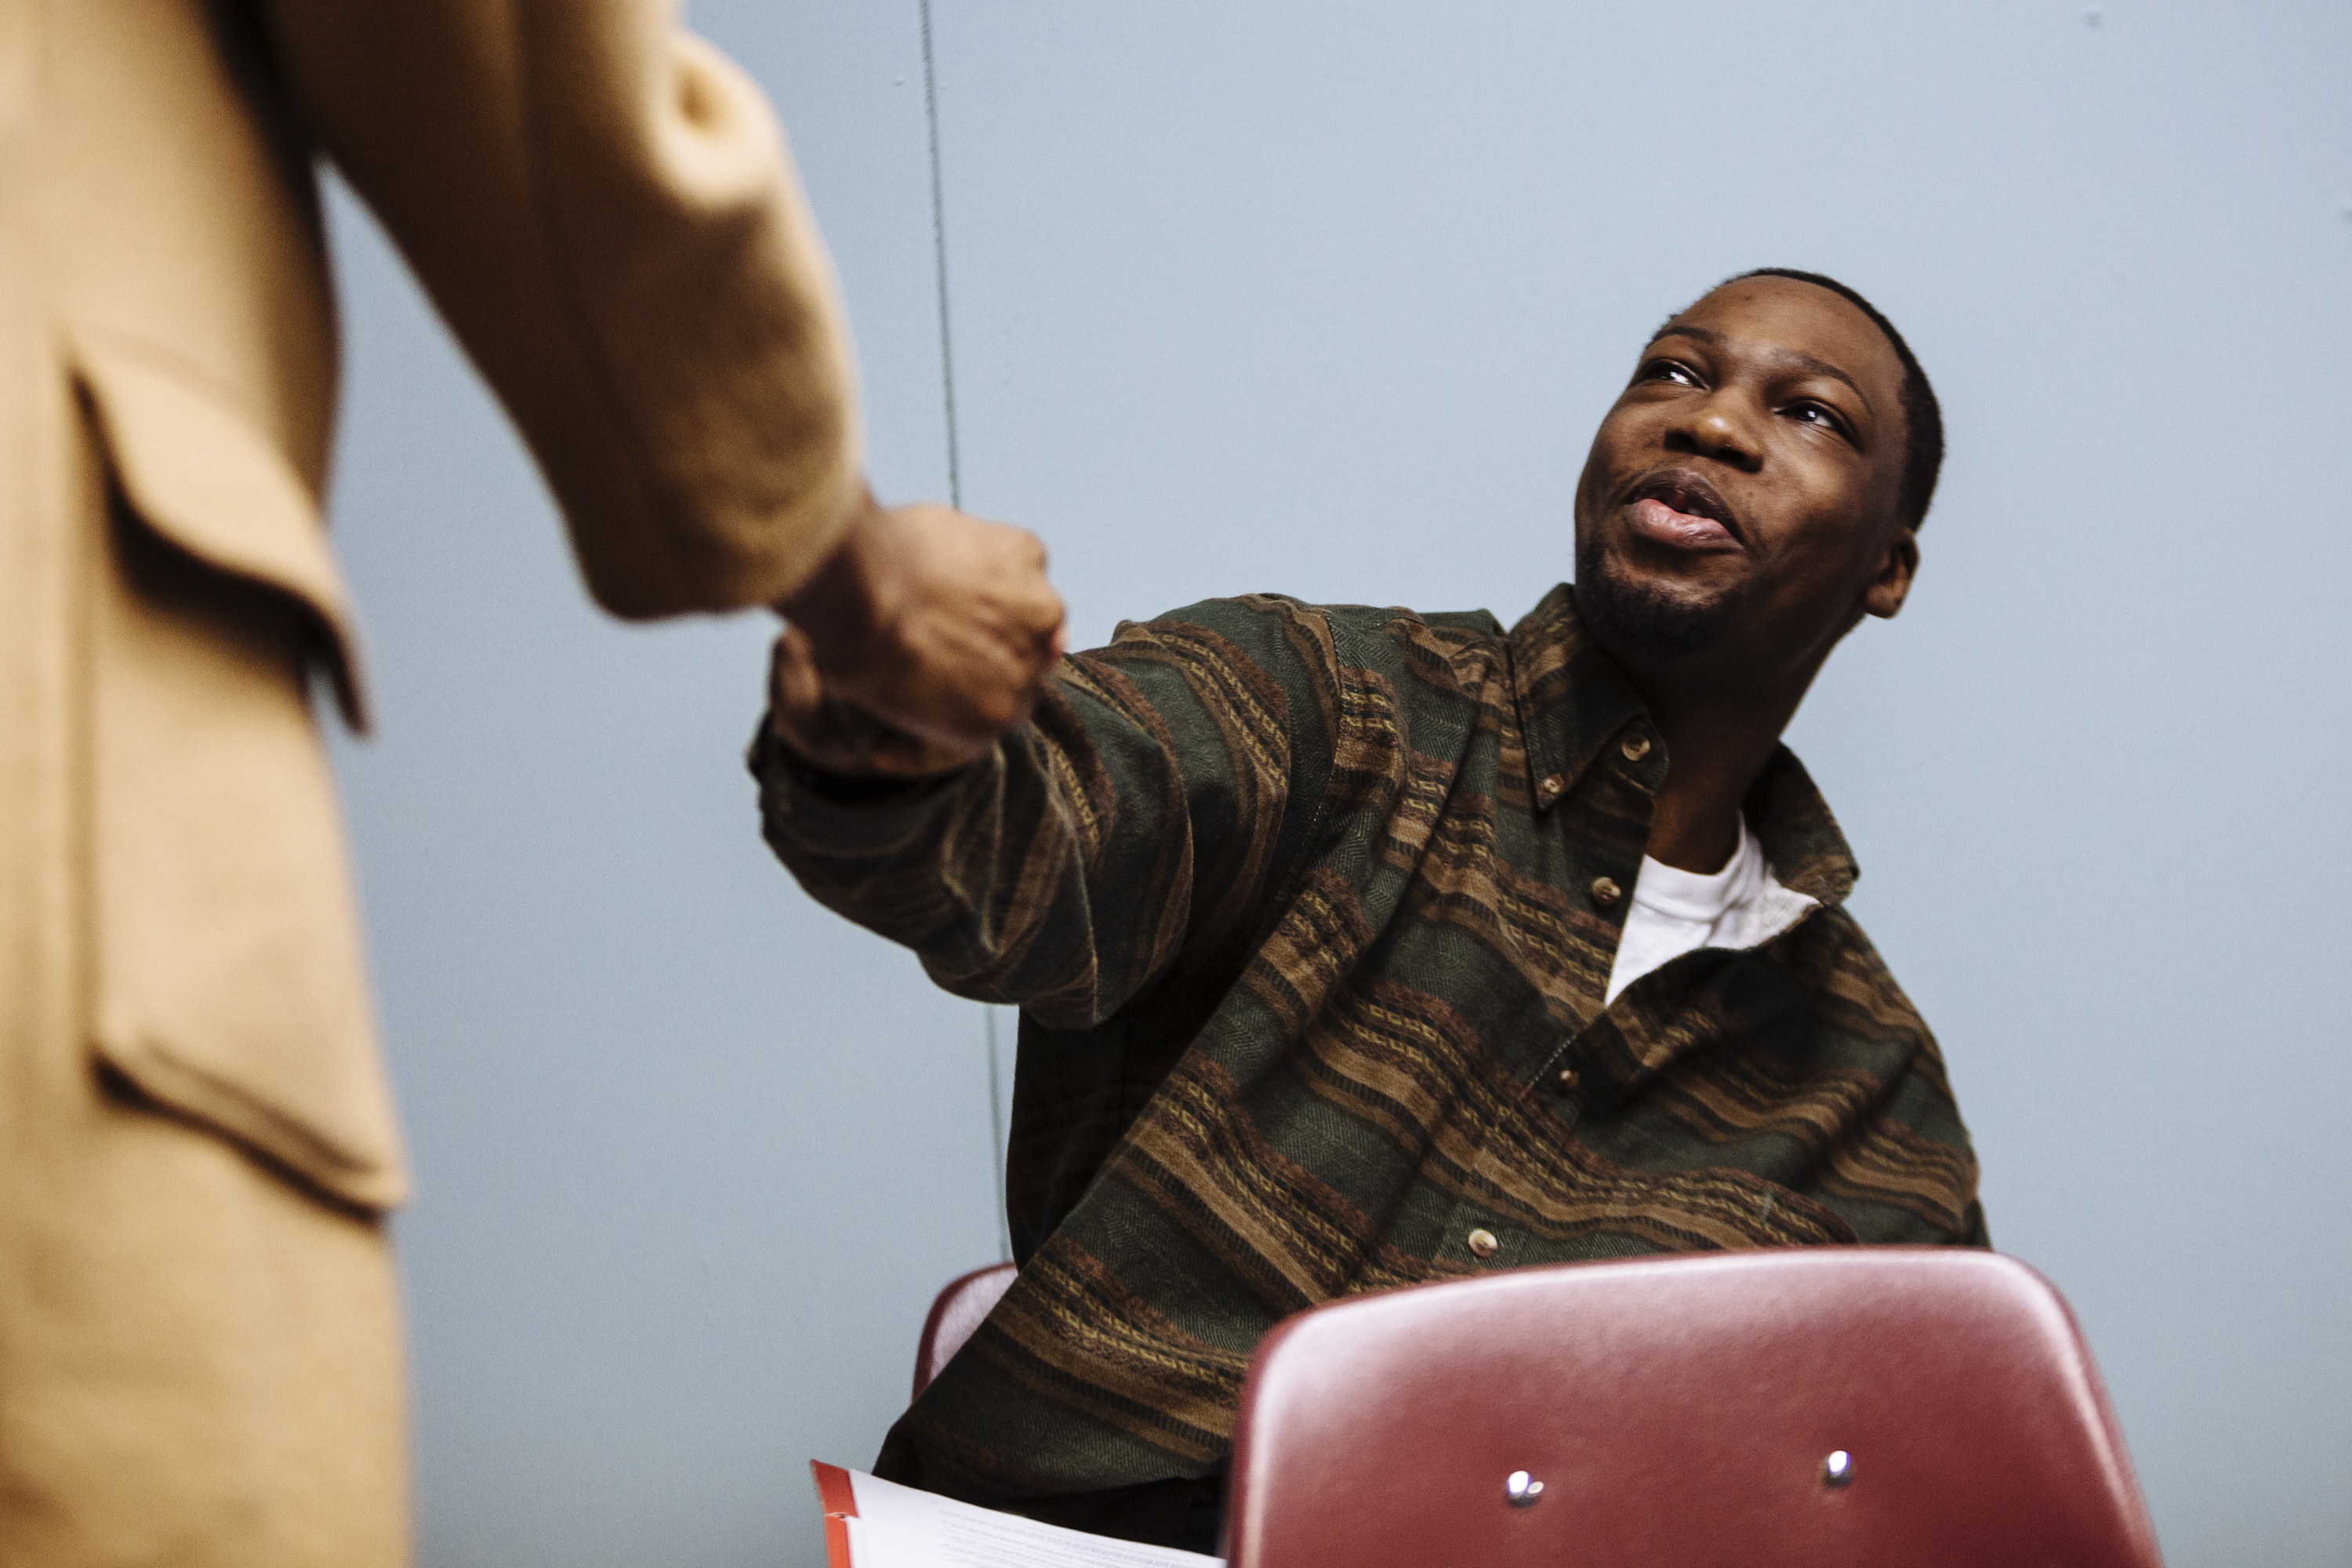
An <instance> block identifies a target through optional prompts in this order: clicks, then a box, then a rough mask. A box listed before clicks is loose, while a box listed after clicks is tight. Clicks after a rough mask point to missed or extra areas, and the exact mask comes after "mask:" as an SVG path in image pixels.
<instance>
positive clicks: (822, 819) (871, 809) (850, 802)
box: [743, 717, 999, 854]
mask: <svg viewBox="0 0 2352 1568" xmlns="http://www.w3.org/2000/svg"><path fill="white" fill-rule="evenodd" d="M743 760H744V763H745V765H746V766H748V767H749V768H750V769H751V776H752V777H753V778H755V779H757V780H759V781H760V809H761V815H762V816H764V817H765V818H766V820H767V829H768V837H770V839H771V840H774V839H776V838H778V837H780V836H781V837H787V838H790V839H793V840H795V841H797V842H799V843H803V844H805V845H807V846H809V847H811V848H820V849H823V850H825V851H827V852H829V853H833V854H839V853H842V852H845V851H846V852H849V853H857V852H859V851H875V850H885V849H888V848H891V847H896V846H898V845H900V844H902V843H904V842H905V841H906V839H907V838H908V837H909V836H910V835H911V834H912V833H914V832H915V831H917V830H918V829H919V827H920V826H922V825H924V824H926V823H928V822H929V821H930V820H931V819H932V818H933V817H934V816H937V815H938V814H939V812H940V810H941V809H943V808H944V807H945V806H946V805H947V804H948V803H949V802H950V800H952V799H953V797H954V796H955V795H957V794H958V793H959V792H960V790H961V786H963V785H966V784H971V782H972V781H973V780H975V779H976V778H978V777H980V776H981V775H982V774H983V773H987V772H988V771H989V770H990V769H992V768H993V767H996V766H998V765H999V760H998V757H997V754H996V753H995V752H990V753H989V755H988V756H987V757H985V758H983V759H982V760H981V761H979V762H975V763H971V765H970V766H968V767H963V768H959V769H957V770H956V771H955V772H953V773H934V774H931V775H930V776H929V777H927V778H917V779H897V778H874V777H855V776H851V775H848V774H843V773H827V772H825V771H824V769H822V768H820V767H817V766H816V765H815V764H814V763H810V762H809V761H808V760H807V759H806V758H804V757H803V756H801V755H800V754H799V753H798V752H794V751H793V749H792V748H791V747H790V746H788V745H786V744H785V743H784V742H783V741H782V739H781V738H779V737H778V736H777V734H776V732H775V730H774V727H773V726H772V725H771V724H770V723H769V722H768V721H767V720H766V719H765V718H764V717H762V718H761V721H760V728H759V731H758V732H757V733H756V734H754V735H753V736H752V738H751V749H750V750H749V752H747V753H746V754H745V756H744V759H743Z"/></svg>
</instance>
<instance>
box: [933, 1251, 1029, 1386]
mask: <svg viewBox="0 0 2352 1568" xmlns="http://www.w3.org/2000/svg"><path fill="white" fill-rule="evenodd" d="M1010 1289H1013V1265H1011V1264H1010V1263H997V1264H992V1265H991V1266H989V1267H988V1268H975V1269H973V1270H972V1271H971V1273H969V1274H966V1275H963V1276H961V1277H960V1278H958V1279H955V1280H953V1281H951V1282H950V1284H949V1286H948V1288H947V1289H944V1290H942V1291H940V1295H939V1300H936V1301H933V1302H932V1303H931V1315H930V1316H929V1317H928V1318H925V1319H924V1320H923V1338H922V1342H920V1343H919V1344H918V1345H916V1347H915V1393H916V1394H918V1395H920V1394H922V1392H923V1390H924V1388H925V1387H927V1386H928V1385H929V1383H930V1381H931V1379H933V1378H935V1377H937V1376H939V1374H940V1368H941V1367H943V1366H945V1365H947V1364H948V1358H949V1357H950V1356H951V1355H953V1354H955V1353H956V1352H958V1351H960V1350H961V1349H963V1343H964V1342H965V1341H966V1340H968V1339H970V1338H971V1336H972V1335H973V1334H974V1333H975V1332H977V1331H979V1329H980V1324H981V1320H982V1319H983V1318H985V1317H987V1316H988V1314H989V1313H990V1312H991V1311H992V1310H994V1309H995V1306H996V1303H997V1302H999V1301H1000V1300H1003V1298H1004V1293H1005V1292H1006V1291H1007V1290H1010Z"/></svg>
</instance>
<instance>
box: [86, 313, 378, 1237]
mask: <svg viewBox="0 0 2352 1568" xmlns="http://www.w3.org/2000/svg"><path fill="white" fill-rule="evenodd" d="M77 371H78V379H79V385H80V389H81V392H82V395H83V401H84V408H85V412H86V415H87V417H88V419H89V429H90V432H91V437H92V441H93V446H94V449H95V458H96V461H95V462H94V463H93V464H92V465H90V469H91V478H90V484H89V495H88V496H87V497H86V498H85V513H86V515H89V516H90V517H91V518H92V521H94V522H100V526H99V527H98V528H97V530H96V531H97V532H98V533H99V535H100V539H101V541H102V544H101V546H100V548H97V549H95V550H93V551H92V552H90V555H89V559H90V560H91V562H92V570H91V571H90V572H89V574H88V575H87V577H86V579H85V580H86V582H87V584H89V587H88V592H87V594H86V597H85V602H86V604H87V605H88V620H87V625H88V637H89V689H88V729H87V737H88V740H87V743H88V746H89V757H88V772H87V775H86V776H87V778H88V796H87V798H88V800H89V819H88V820H89V872H88V874H89V896H90V908H91V911H92V920H91V928H90V937H91V942H92V961H93V965H92V967H93V973H92V982H93V994H92V1012H91V1016H92V1019H93V1031H94V1040H93V1046H94V1048H95V1050H96V1052H97V1053H98V1055H99V1057H100V1059H101V1060H103V1061H104V1062H106V1063H108V1064H109V1065H110V1066H111V1067H112V1068H115V1069H116V1070H117V1071H119V1072H120V1073H121V1074H122V1075H123V1076H124V1077H125V1078H127V1079H130V1080H131V1083H132V1084H134V1085H135V1086H136V1087H137V1088H138V1089H140V1090H141V1091H142V1093H143V1094H145V1095H147V1096H149V1097H151V1098H152V1099H153V1100H156V1101H158V1102H160V1103H161V1104H163V1106H165V1107H167V1108H169V1109H171V1110H173V1111H175V1112H177V1113H180V1114H182V1115H184V1116H185V1117H187V1118H189V1119H190V1120H192V1121H196V1122H199V1123H201V1124H203V1125H204V1126H205V1127H207V1128H209V1129H211V1130H212V1131H215V1132H217V1133H219V1134H221V1135H223V1136H226V1137H227V1138H229V1139H231V1140H232V1141H234V1142H237V1143H239V1144H241V1145H243V1146H245V1147H246V1148H247V1149H248V1150H249V1151H251V1152H255V1153H257V1154H258V1155H260V1156H262V1157H263V1158H264V1159H265V1160H266V1161H267V1162H268V1163H272V1164H274V1165H275V1166H277V1167H278V1168H279V1169H280V1170H282V1171H284V1172H286V1173H289V1174H290V1175H292V1176H293V1177H295V1178H296V1179H298V1180H299V1181H301V1182H303V1183H307V1184H310V1185H311V1186H313V1187H315V1188H317V1189H319V1190H320V1191H321V1192H323V1193H324V1194H327V1195H329V1196H331V1197H333V1198H335V1199H338V1200H340V1201H342V1202H346V1203H350V1204H353V1205H359V1206H362V1207H364V1208H369V1209H381V1208H385V1207H389V1206H391V1205H394V1204H395V1203H397V1202H398V1201H399V1200H400V1199H401V1197H402V1196H403V1195H404V1192H405V1187H406V1173H405V1170H404V1163H403V1159H402V1154H401V1150H400V1144H399V1138H398V1134H397V1131H396V1129H395V1127H394V1120H393V1114H392V1109H391V1102H390V1096H389V1093H388V1090H387V1088H386V1085H385V1083H384V1079H383V1070H382V1067H381V1064H380V1062H379V1059H378V1054H377V1049H376V1044H375V1038H374V1029H373V1014H372V1010H371V1008H370V1005H369V1002H368V997H367V990H366V983H365V976H364V973H363V969H362V962H361V957H360V944H359V933H358V922H357V918H356V913H355V910H354V907H353V898H352V887H351V880H350V875H349V872H348V869H347V867H346V862H345V859H344V851H343V846H342V832H341V821H340V818H339V816H338V813H337V811H336V807H335V802H334V795H333V789H332V781H331V773H330V770H329V767H328V763H327V759H326V756H325V753H324V749H323V747H322V745H321V743H320V736H319V734H318V731H317V727H316V724H315V722H314V721H313V719H312V715H311V710H310V700H309V684H310V671H311V669H312V668H313V667H314V665H316V664H318V663H320V662H324V664H325V665H326V667H327V669H328V672H329V674H330V676H331V679H333V680H334V682H335V684H336V687H337V689H338V691H339V693H340V695H341V698H342V700H343V702H344V705H345V708H346V710H347V711H351V712H354V713H355V712H356V710H357V706H358V703H357V689H356V683H355V682H354V680H353V679H352V651H351V644H350V637H349V632H348V626H347V612H346V609H345V605H344V601H343V595H342V589H341V584H340V582H339V580H338V578H337V574H336V573H335V569H334V565H333V562H332V559H331V556H330V555H329V554H328V552H327V549H326V545H325V542H324V538H323V534H322V532H321V529H320V519H319V515H318V510H317V506H316V503H315V502H314V500H312V499H311V496H310V491H309V489H308V488H307V487H306V486H305V485H304V484H303V482H302V481H301V480H300V479H299V477H298V476H297V475H296V474H295V473H294V471H293V470H292V468H290V467H289V464H288V463H287V461H286V459H285V458H284V457H283V456H282V455H280V453H279V452H278V449H277V447H275V446H274V445H273V444H272V443H271V442H270V441H269V440H268V438H267V437H265V436H264V435H263V434H262V433H261V432H260V431H259V430H258V429H257V427H256V426H254V425H253V424H252V423H250V422H248V421H247V419H246V418H245V417H244V416H242V415H240V414H239V413H238V412H237V411H236V410H235V409H234V408H233V407H231V406H230V405H227V404H226V403H225V402H224V401H222V400H221V399H220V398H218V397H217V396H216V395H213V394H211V393H209V392H208V391H207V390H206V389H205V388H203V387H202V386H201V384H193V383H191V382H190V381H189V380H188V379H187V378H186V377H185V376H184V375H183V374H178V373H176V372H175V370H174V369H173V367H171V366H169V365H158V364H155V363H149V362H147V361H144V360H142V359H141V358H140V357H138V356H137V355H136V354H135V353H111V352H99V353H83V354H81V355H79V357H78V364H77Z"/></svg>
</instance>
